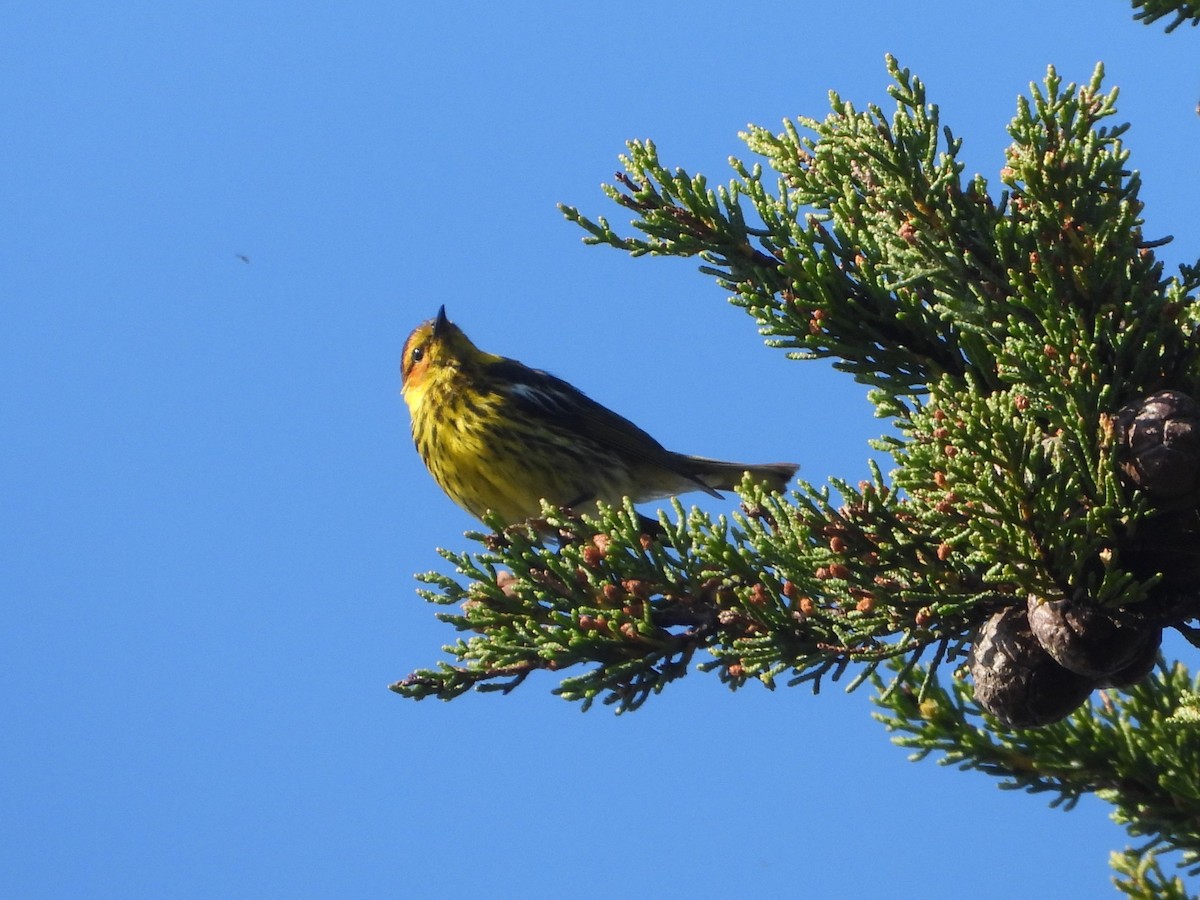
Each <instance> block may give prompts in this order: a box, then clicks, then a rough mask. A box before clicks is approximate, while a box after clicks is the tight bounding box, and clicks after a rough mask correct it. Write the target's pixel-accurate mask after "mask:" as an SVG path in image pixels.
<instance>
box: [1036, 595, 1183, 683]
mask: <svg viewBox="0 0 1200 900" xmlns="http://www.w3.org/2000/svg"><path fill="white" fill-rule="evenodd" d="M1028 616H1029V628H1030V630H1031V631H1032V632H1033V635H1034V637H1036V638H1037V640H1038V643H1039V644H1040V645H1041V647H1042V649H1043V650H1045V651H1046V652H1047V653H1049V654H1050V656H1051V657H1053V659H1054V661H1055V662H1057V663H1058V664H1059V665H1060V666H1062V667H1063V668H1064V669H1070V670H1071V671H1072V672H1074V673H1076V674H1077V675H1086V676H1087V677H1088V678H1091V679H1093V680H1095V681H1101V680H1103V679H1106V678H1108V677H1110V676H1112V675H1113V674H1114V673H1116V672H1120V671H1121V670H1123V669H1124V668H1125V667H1126V666H1128V665H1129V664H1130V663H1131V662H1133V661H1134V660H1135V659H1138V658H1140V657H1139V654H1141V653H1142V652H1143V649H1144V648H1145V646H1146V644H1147V642H1149V641H1150V640H1151V638H1152V637H1153V638H1154V641H1153V643H1154V646H1155V647H1156V648H1157V647H1158V644H1159V643H1160V642H1161V641H1162V630H1161V629H1158V628H1154V627H1153V626H1149V625H1146V624H1145V623H1144V621H1143V620H1142V619H1141V618H1139V617H1138V616H1136V615H1134V614H1131V613H1128V612H1122V611H1121V610H1109V609H1102V608H1101V607H1099V606H1095V605H1094V604H1091V603H1088V602H1086V601H1074V600H1068V599H1065V598H1064V599H1059V600H1043V599H1042V598H1041V597H1037V596H1034V595H1033V594H1030V596H1029V604H1028Z"/></svg>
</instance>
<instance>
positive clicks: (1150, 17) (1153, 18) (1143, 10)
mask: <svg viewBox="0 0 1200 900" xmlns="http://www.w3.org/2000/svg"><path fill="white" fill-rule="evenodd" d="M1133 8H1134V9H1135V10H1137V12H1136V13H1134V15H1133V17H1134V18H1135V19H1141V20H1142V22H1144V23H1145V24H1147V25H1150V24H1151V23H1153V22H1157V21H1158V20H1159V19H1162V18H1166V17H1167V16H1171V17H1172V18H1171V21H1170V22H1168V23H1167V27H1166V31H1167V33H1168V34H1169V33H1170V32H1172V31H1174V30H1175V29H1176V28H1178V27H1179V26H1180V25H1182V24H1183V23H1184V22H1187V23H1188V24H1190V25H1200V6H1198V5H1197V4H1195V3H1192V2H1189V0H1133Z"/></svg>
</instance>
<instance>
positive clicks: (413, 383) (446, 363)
mask: <svg viewBox="0 0 1200 900" xmlns="http://www.w3.org/2000/svg"><path fill="white" fill-rule="evenodd" d="M484 355H485V354H482V353H480V351H479V349H478V348H477V347H476V346H475V345H474V344H472V343H471V339H470V338H468V337H467V336H466V335H465V334H463V330H462V329H461V328H459V327H458V326H457V325H455V324H454V323H453V322H451V321H450V320H449V319H447V318H446V307H444V306H443V307H442V308H441V309H439V310H438V314H437V317H436V318H433V319H430V320H429V321H428V322H422V323H421V324H420V325H418V326H417V327H416V328H415V329H413V333H412V334H410V335H409V336H408V340H407V341H405V342H404V352H403V355H402V356H401V357H400V379H401V385H402V386H401V391H402V393H403V394H404V398H405V400H407V401H408V402H409V404H410V405H412V404H413V403H414V402H415V401H416V400H417V398H419V396H420V395H421V393H422V392H423V391H424V389H425V388H426V387H427V386H428V385H429V383H430V381H431V380H432V379H436V378H437V377H438V376H439V375H440V374H443V373H446V372H448V371H450V370H451V369H455V368H464V367H470V366H471V365H473V364H474V363H476V362H477V361H479V360H480V359H481V358H482V357H483V356H484Z"/></svg>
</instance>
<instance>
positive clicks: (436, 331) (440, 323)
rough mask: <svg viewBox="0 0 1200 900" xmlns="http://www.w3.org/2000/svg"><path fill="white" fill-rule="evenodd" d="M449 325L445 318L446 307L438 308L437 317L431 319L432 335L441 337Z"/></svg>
mask: <svg viewBox="0 0 1200 900" xmlns="http://www.w3.org/2000/svg"><path fill="white" fill-rule="evenodd" d="M449 327H450V320H449V319H447V318H446V307H445V306H441V307H439V308H438V314H437V318H436V319H434V320H433V336H434V337H441V336H442V335H444V334H445V333H446V331H447V329H448V328H449Z"/></svg>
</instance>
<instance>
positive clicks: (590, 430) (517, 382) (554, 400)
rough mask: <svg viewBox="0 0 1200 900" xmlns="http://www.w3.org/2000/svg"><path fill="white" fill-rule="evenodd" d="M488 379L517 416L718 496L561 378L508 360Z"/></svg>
mask: <svg viewBox="0 0 1200 900" xmlns="http://www.w3.org/2000/svg"><path fill="white" fill-rule="evenodd" d="M488 374H489V375H491V376H493V379H494V381H493V383H500V384H503V385H504V390H505V391H506V393H507V394H508V396H509V397H510V398H511V399H512V402H513V405H514V406H516V408H517V409H519V410H520V411H522V412H524V413H526V414H528V415H531V416H536V417H538V418H541V419H544V420H545V421H546V422H547V424H549V425H551V426H554V427H556V428H559V429H562V430H565V431H570V432H573V433H575V434H579V435H581V436H583V437H585V438H587V439H588V440H591V441H593V442H595V443H596V444H598V445H599V446H601V447H604V448H606V449H608V450H613V451H615V452H616V453H619V454H621V455H623V456H626V457H629V458H631V459H634V460H637V461H640V462H644V463H648V464H650V465H653V466H658V467H659V468H662V469H666V470H667V471H669V472H673V473H674V474H676V475H679V476H680V477H682V478H686V479H687V480H689V481H691V482H692V483H693V484H695V485H696V488H697V489H698V490H702V491H706V492H707V493H709V494H712V495H713V496H714V497H719V496H721V495H720V494H719V493H718V492H717V491H715V490H713V489H712V488H711V487H709V486H708V485H707V484H705V483H704V482H703V481H701V480H700V479H699V478H697V477H696V476H695V475H694V474H692V473H691V472H688V471H686V470H685V469H684V468H683V467H682V465H681V460H682V457H681V456H680V455H679V454H677V453H672V452H671V451H670V450H668V449H667V448H666V447H664V446H663V445H662V444H660V443H659V442H658V441H657V440H655V439H654V438H653V437H652V436H651V435H649V434H647V433H646V432H645V431H643V430H642V429H641V428H638V427H637V426H636V425H634V424H633V423H632V422H630V421H629V420H628V419H626V418H625V417H624V416H621V415H618V414H617V413H615V412H613V411H612V410H611V409H609V408H608V407H606V406H603V405H601V404H599V403H597V402H596V401H595V400H593V399H592V398H591V397H589V396H587V394H585V393H583V392H582V391H581V390H579V389H578V388H576V387H574V386H572V385H571V384H569V383H567V382H566V381H563V380H562V379H561V378H558V377H556V376H554V375H551V374H550V373H549V372H543V371H542V370H540V369H531V368H529V367H528V366H526V365H524V364H522V363H519V362H517V361H516V360H512V359H502V360H500V361H499V362H496V363H492V364H491V365H490V366H489V367H488Z"/></svg>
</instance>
